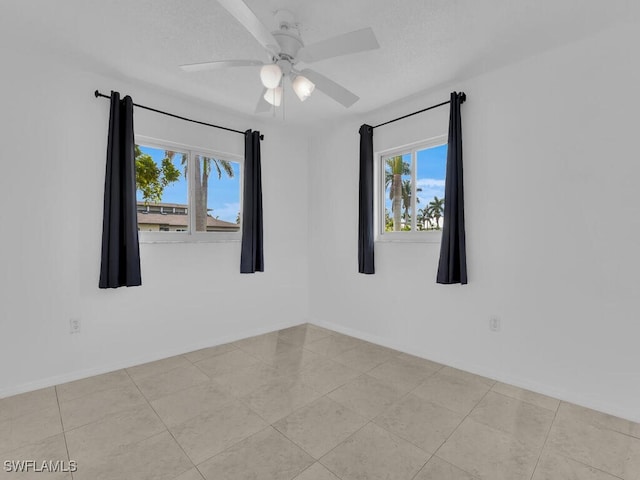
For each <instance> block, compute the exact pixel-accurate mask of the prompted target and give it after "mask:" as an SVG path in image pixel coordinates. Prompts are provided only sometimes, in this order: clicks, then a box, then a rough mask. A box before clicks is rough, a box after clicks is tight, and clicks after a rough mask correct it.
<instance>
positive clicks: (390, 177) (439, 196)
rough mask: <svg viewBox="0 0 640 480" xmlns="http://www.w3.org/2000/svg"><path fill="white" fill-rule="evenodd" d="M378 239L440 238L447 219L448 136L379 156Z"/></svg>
mask: <svg viewBox="0 0 640 480" xmlns="http://www.w3.org/2000/svg"><path fill="white" fill-rule="evenodd" d="M377 158H378V162H379V168H378V169H377V172H378V181H377V183H378V188H377V192H378V193H377V196H378V202H377V205H378V208H377V210H378V212H377V215H376V217H377V222H378V226H377V232H378V235H377V237H378V240H388V241H392V240H409V241H413V240H415V241H439V238H440V237H439V235H436V236H435V237H434V233H438V232H440V231H441V230H442V225H443V221H444V181H445V173H446V166H447V144H446V138H445V137H438V138H434V139H432V140H428V141H425V142H420V143H418V144H413V145H409V146H406V147H400V148H396V149H392V150H387V151H384V152H381V153H380V154H378V155H377Z"/></svg>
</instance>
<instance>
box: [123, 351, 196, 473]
mask: <svg viewBox="0 0 640 480" xmlns="http://www.w3.org/2000/svg"><path fill="white" fill-rule="evenodd" d="M187 361H188V360H187ZM125 372H126V373H127V375H128V376H129V379H130V380H131V381H132V382H133V384H134V385H135V386H136V389H138V392H140V395H142V398H144V400H145V402H147V405H148V406H149V408H151V410H153V413H154V414H155V415H156V417H158V420H160V423H162V425H164V428H165V430H166V432H167V433H168V434H169V435H171V438H173V441H174V442H176V445H178V447H180V450H181V451H182V453H184V455H185V456H186V457H187V458H188V459H189V461H190V462H191V465H193V467H194V468H196V469H197V468H198V467H197V466H196V464H195V463H194V462H193V460H191V457H190V456H189V455H187V452H185V451H184V448H182V445H180V443H179V442H178V440H176V437H174V436H173V433H172V432H171V430H169V427H168V426H167V424H166V423H164V420H162V417H161V416H160V415H158V412H156V409H155V408H153V405H151V402H150V401H149V399H147V397H146V396H145V394H144V393H143V392H142V390H140V387H139V386H138V384H137V383H136V382H135V380H134V379H133V378H131V375H129V372H128V371H127V370H126V369H125ZM162 433H163V432H160V433H156V434H153V435H150V436H149V437H147V438H144V439H142V440H140V441H137V442H134V443H133V444H134V445H135V444H138V443H141V442H144V441H145V440H148V439H149V438H152V437H155V436H156V435H160V434H162ZM188 471H189V470H185V471H184V472H182V473H180V475H182V474H184V473H186V472H188ZM198 472H199V473H200V475H201V476H202V473H201V472H200V470H198ZM178 476H179V475H178Z"/></svg>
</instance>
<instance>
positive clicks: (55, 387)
mask: <svg viewBox="0 0 640 480" xmlns="http://www.w3.org/2000/svg"><path fill="white" fill-rule="evenodd" d="M53 390H54V391H55V392H56V403H57V404H58V415H60V426H61V427H62V438H63V439H64V448H65V450H66V451H67V460H68V461H69V462H71V455H69V444H68V443H67V432H66V430H65V428H64V420H63V419H62V409H61V408H60V397H58V385H55V386H54V387H53ZM69 473H70V474H71V480H73V472H69Z"/></svg>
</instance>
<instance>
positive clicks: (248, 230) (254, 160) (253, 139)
mask: <svg viewBox="0 0 640 480" xmlns="http://www.w3.org/2000/svg"><path fill="white" fill-rule="evenodd" d="M255 272H264V257H263V253H262V171H261V166H260V132H254V131H251V130H247V131H246V132H244V197H243V200H242V253H241V254H240V273H255Z"/></svg>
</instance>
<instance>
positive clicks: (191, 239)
mask: <svg viewBox="0 0 640 480" xmlns="http://www.w3.org/2000/svg"><path fill="white" fill-rule="evenodd" d="M138 233H139V235H138V241H139V243H140V244H154V243H240V242H241V241H242V237H241V235H240V234H238V233H236V234H228V233H215V234H206V233H201V234H188V233H171V232H162V233H161V232H138Z"/></svg>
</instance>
